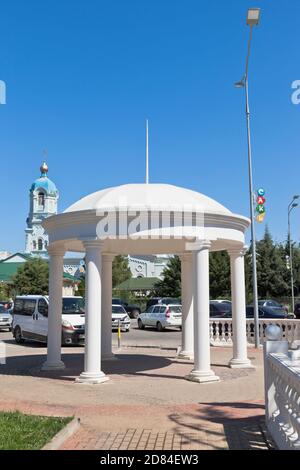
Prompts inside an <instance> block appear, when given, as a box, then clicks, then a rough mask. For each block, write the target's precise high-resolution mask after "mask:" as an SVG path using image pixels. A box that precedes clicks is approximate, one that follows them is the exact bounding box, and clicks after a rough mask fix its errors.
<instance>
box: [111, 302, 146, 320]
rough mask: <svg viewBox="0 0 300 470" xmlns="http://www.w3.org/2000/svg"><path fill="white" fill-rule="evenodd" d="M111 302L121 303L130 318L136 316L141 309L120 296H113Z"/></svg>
mask: <svg viewBox="0 0 300 470" xmlns="http://www.w3.org/2000/svg"><path fill="white" fill-rule="evenodd" d="M112 303H113V304H114V305H122V306H123V307H124V308H125V310H126V312H127V313H128V315H129V316H130V318H137V317H138V316H139V314H140V313H141V309H140V307H139V306H138V305H135V304H129V303H128V302H125V300H122V299H120V298H113V299H112Z"/></svg>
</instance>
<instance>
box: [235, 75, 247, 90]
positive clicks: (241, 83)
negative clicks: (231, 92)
mask: <svg viewBox="0 0 300 470" xmlns="http://www.w3.org/2000/svg"><path fill="white" fill-rule="evenodd" d="M234 86H235V88H244V86H245V77H243V78H242V80H239V81H238V82H235V84H234Z"/></svg>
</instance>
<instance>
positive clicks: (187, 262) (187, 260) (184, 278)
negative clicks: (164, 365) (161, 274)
mask: <svg viewBox="0 0 300 470" xmlns="http://www.w3.org/2000/svg"><path fill="white" fill-rule="evenodd" d="M193 295H194V284H193V255H192V253H188V252H187V253H184V254H183V255H182V256H181V297H182V332H181V348H180V351H179V353H178V356H177V357H178V358H182V359H191V358H193V357H194V299H193Z"/></svg>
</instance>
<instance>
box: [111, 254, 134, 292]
mask: <svg viewBox="0 0 300 470" xmlns="http://www.w3.org/2000/svg"><path fill="white" fill-rule="evenodd" d="M131 277H132V274H131V271H130V268H129V265H128V259H127V258H126V257H125V256H121V255H118V256H115V258H114V260H113V264H112V286H113V288H114V287H116V286H118V285H119V284H121V282H124V281H127V279H130V278H131Z"/></svg>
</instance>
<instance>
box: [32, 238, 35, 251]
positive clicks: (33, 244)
mask: <svg viewBox="0 0 300 470" xmlns="http://www.w3.org/2000/svg"><path fill="white" fill-rule="evenodd" d="M32 246H33V249H34V250H36V241H35V240H33V242H32Z"/></svg>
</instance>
